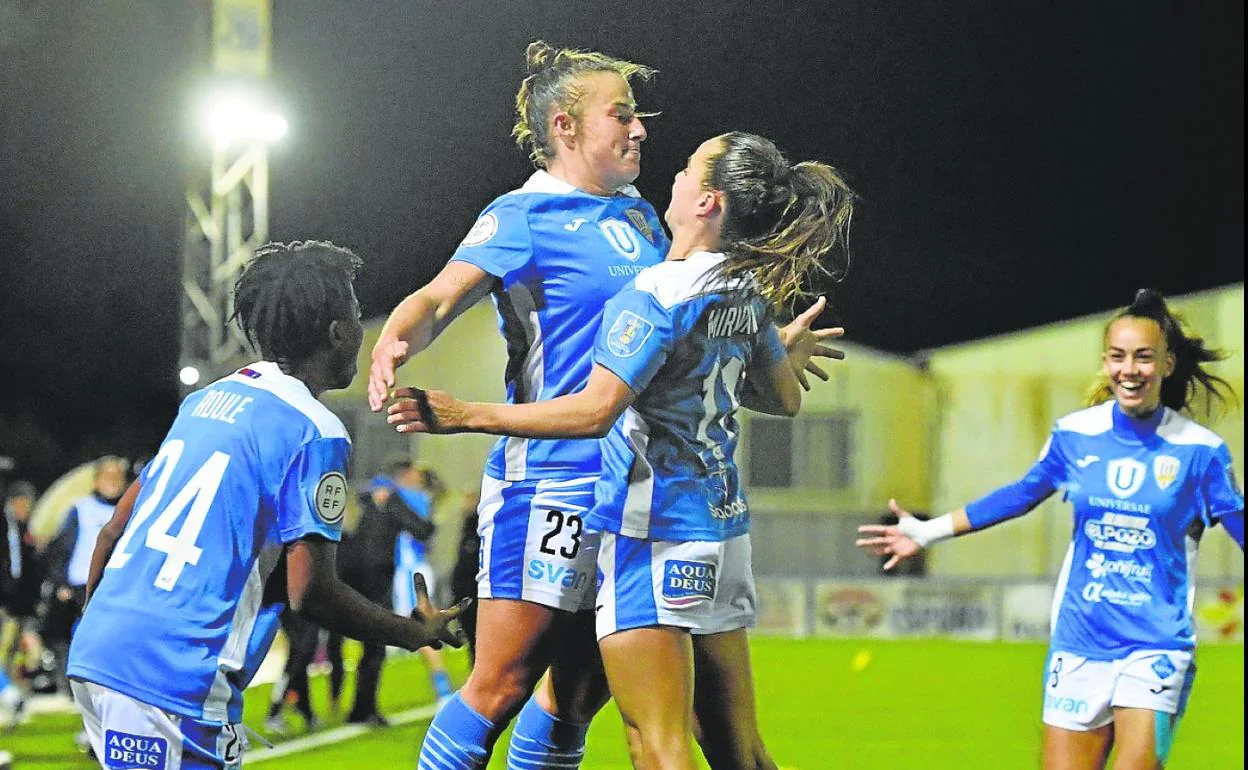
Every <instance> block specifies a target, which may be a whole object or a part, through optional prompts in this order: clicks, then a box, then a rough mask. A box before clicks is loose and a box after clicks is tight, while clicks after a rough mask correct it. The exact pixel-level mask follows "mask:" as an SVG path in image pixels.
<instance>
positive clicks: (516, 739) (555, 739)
mask: <svg viewBox="0 0 1248 770" xmlns="http://www.w3.org/2000/svg"><path fill="white" fill-rule="evenodd" d="M588 731H589V723H588V722H586V723H584V724H580V723H577V722H568V721H565V720H563V719H559V718H558V717H555V716H552V715H551V714H547V713H546V710H545V709H543V708H542V707H541V706H539V705H538V704H537V696H531V697H530V698H529V700H528V701H527V702H526V703H525V704H524V708H523V709H521V711H520V716H519V717H518V718H517V719H516V727H515V729H514V730H512V732H511V746H510V747H509V749H508V751H507V770H542V768H552V767H553V768H576V767H580V766H581V760H582V759H584V758H585V733H586V732H588Z"/></svg>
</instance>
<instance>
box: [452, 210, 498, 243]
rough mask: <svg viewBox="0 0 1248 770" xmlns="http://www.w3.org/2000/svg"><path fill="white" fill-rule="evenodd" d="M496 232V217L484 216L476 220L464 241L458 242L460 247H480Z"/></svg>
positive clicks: (491, 215)
mask: <svg viewBox="0 0 1248 770" xmlns="http://www.w3.org/2000/svg"><path fill="white" fill-rule="evenodd" d="M497 232H498V217H496V216H494V215H493V214H485V215H483V216H482V217H481V218H480V219H478V220H477V222H476V224H474V225H473V226H472V229H471V230H469V231H468V234H467V235H465V236H464V239H463V240H462V241H460V242H459V245H460V246H480V245H481V244H483V243H485V242H486V241H488V240H489V239H491V238H493V237H494V234H495V233H497Z"/></svg>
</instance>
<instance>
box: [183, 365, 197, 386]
mask: <svg viewBox="0 0 1248 770" xmlns="http://www.w3.org/2000/svg"><path fill="white" fill-rule="evenodd" d="M199 377H200V374H199V369H197V368H195V367H194V366H184V367H182V369H181V370H180V371H179V372H178V380H179V381H180V382H181V383H182V384H183V385H185V386H187V387H188V388H191V387H194V386H195V385H197V384H198V383H199Z"/></svg>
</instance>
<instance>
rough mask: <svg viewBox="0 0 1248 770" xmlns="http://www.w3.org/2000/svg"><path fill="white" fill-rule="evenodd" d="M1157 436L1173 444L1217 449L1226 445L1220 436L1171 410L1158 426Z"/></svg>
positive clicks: (1167, 410)
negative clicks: (1197, 445)
mask: <svg viewBox="0 0 1248 770" xmlns="http://www.w3.org/2000/svg"><path fill="white" fill-rule="evenodd" d="M1157 435H1158V436H1160V437H1161V438H1163V439H1165V440H1166V441H1168V442H1169V443H1171V444H1201V445H1203V446H1207V447H1212V448H1214V449H1216V448H1218V447H1220V446H1222V444H1223V443H1224V442H1223V441H1222V439H1221V438H1220V437H1219V436H1218V434H1216V433H1214V432H1213V431H1211V430H1209V429H1208V428H1206V427H1205V426H1203V425H1200V424H1198V423H1195V422H1193V421H1191V420H1189V419H1187V418H1186V417H1184V416H1183V415H1181V414H1179V413H1178V412H1174V411H1172V410H1170V409H1169V408H1166V416H1165V417H1163V418H1162V420H1161V424H1160V425H1158V426H1157Z"/></svg>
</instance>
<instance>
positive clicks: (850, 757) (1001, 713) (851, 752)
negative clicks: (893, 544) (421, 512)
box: [0, 637, 1244, 770]
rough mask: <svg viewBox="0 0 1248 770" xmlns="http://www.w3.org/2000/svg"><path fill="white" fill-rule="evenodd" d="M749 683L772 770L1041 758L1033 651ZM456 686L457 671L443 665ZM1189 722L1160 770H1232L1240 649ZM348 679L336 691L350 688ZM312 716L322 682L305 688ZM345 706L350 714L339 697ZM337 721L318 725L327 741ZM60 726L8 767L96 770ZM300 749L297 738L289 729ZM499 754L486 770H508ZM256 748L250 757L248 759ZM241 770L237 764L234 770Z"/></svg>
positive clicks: (595, 747) (1206, 666)
mask: <svg viewBox="0 0 1248 770" xmlns="http://www.w3.org/2000/svg"><path fill="white" fill-rule="evenodd" d="M752 649H753V655H754V668H755V680H756V682H757V688H758V700H759V712H760V717H759V718H760V720H761V723H762V725H761V726H762V731H763V736H764V738H765V739H766V741H767V745H768V748H769V749H770V750H771V753H772V756H774V757H775V758H776V760H777V762H779V764H780V766H781V767H782V768H786V769H788V770H818V769H820V768H832V767H838V768H864V769H865V768H887V769H888V770H897V769H898V768H924V770H944V769H945V768H949V769H951V770H952V769H953V768H968V767H974V768H983V769H984V770H990V769H995V768H1004V769H1012V768H1034V767H1037V766H1038V757H1039V748H1040V716H1039V713H1040V712H1039V700H1040V683H1041V678H1042V672H1041V669H1042V667H1043V665H1044V653H1045V648H1044V646H1043V645H1039V644H981V643H972V642H952V641H943V640H923V641H897V642H883V641H867V640H855V641H842V640H835V641H834V640H802V641H794V640H788V639H775V638H764V637H759V638H755V639H754V640H753V641H752ZM448 657H449V663H450V665H451V668H452V675H453V677H454V678H455V680H456V681H457V682H460V681H462V680H463V676H464V673H465V666H466V659H465V656H464V655H463V654H462V653H452V654H451V655H450V656H448ZM1197 660H1198V664H1199V666H1200V671H1199V674H1198V676H1197V679H1196V687H1195V690H1194V692H1193V694H1192V700H1191V704H1190V708H1189V710H1188V715H1187V717H1186V718H1185V719H1184V721H1183V723H1182V725H1181V727H1180V729H1179V732H1178V737H1177V739H1176V741H1175V746H1174V751H1173V753H1172V756H1171V761H1170V764H1169V768H1170V770H1184V768H1191V769H1192V770H1210V769H1220V768H1239V767H1243V766H1244V648H1243V646H1242V645H1224V646H1218V645H1208V646H1205V647H1203V648H1201V649H1200V650H1198V654H1197ZM350 683H351V679H350V678H349V679H348V687H350ZM268 689H269V688H268V687H267V686H261V687H257V688H253V689H252V690H251V691H249V692H248V694H247V703H248V705H247V709H246V717H245V719H246V721H247V723H248V724H249V725H250V726H252V727H253V728H256V729H260V728H261V723H262V722H263V719H264V711H265V707H266V706H267V703H268V695H269V693H268ZM312 697H313V705H314V706H315V708H316V709H317V710H318V712H320V713H322V714H324V712H325V710H326V708H327V695H326V688H325V682H324V678H323V677H321V678H318V679H317V680H316V681H315V682H314V687H313V695H312ZM346 700H347V701H348V702H349V700H350V692H349V691H348V693H347V698H346ZM432 700H433V696H432V693H431V690H430V687H429V681H428V677H427V675H426V674H425V670H424V666H423V664H422V663H421V661H420V659H419V658H418V657H415V656H412V657H404V658H400V659H394V660H391V661H390V662H388V663H387V668H386V672H385V674H384V675H383V679H382V694H381V707H382V710H383V711H385V712H387V713H397V712H400V711H402V710H405V709H409V708H412V707H415V706H419V705H422V704H427V703H431V702H432ZM340 722H341V716H338V715H335V716H331V717H329V718H328V719H326V720H325V723H326V727H324V728H322V730H324V729H329V728H332V726H333V725H335V724H338V723H340ZM78 724H79V722H78V720H77V719H76V718H75V717H72V716H68V715H65V716H46V717H40V718H38V719H35V720H33V721H31V722H29V723H28V724H25V725H23V726H21V727H19V728H18V729H17V730H16V731H14V732H11V733H0V749H5V750H8V751H10V752H12V753H13V754H14V755H15V758H16V762H15V764H14V770H26V769H27V768H31V769H35V768H38V769H39V770H51V769H52V768H67V769H69V768H73V769H75V770H77V769H81V770H86V769H87V768H91V767H98V765H94V764H93V763H91V762H89V761H87V760H86V758H85V757H83V756H82V755H80V754H78V753H77V752H76V751H75V750H74V748H73V743H72V735H73V733H74V731H75V730H77V728H78ZM427 725H428V722H427V721H418V722H413V723H412V724H409V725H404V726H400V727H392V728H390V729H387V730H375V731H371V732H368V733H366V734H365V735H362V736H360V737H356V738H353V739H350V740H346V741H343V742H340V743H336V744H332V745H329V746H321V747H318V748H315V749H313V750H310V751H305V752H301V753H297V754H292V755H289V756H286V757H282V758H277V759H272V760H269V761H266V762H262V763H257V764H256V765H255V766H256V767H257V768H259V769H260V770H288V769H293V768H300V769H301V770H343V769H344V768H355V767H368V768H370V769H371V770H386V769H387V768H402V769H403V770H410V768H414V767H415V766H416V754H417V751H418V746H419V743H420V739H421V737H422V736H423V735H424V731H425V729H426V727H427ZM290 726H291V735H290V737H289V738H287V739H286V740H298V739H299V738H300V737H301V735H302V725H301V723H300V721H299V719H298V718H297V717H292V718H291V721H290ZM506 741H507V736H506V735H504V737H503V738H502V739H500V741H499V745H498V747H497V750H496V751H495V756H494V759H493V761H492V762H491V764H490V768H492V769H493V768H503V767H505V765H506V762H505V755H506ZM253 748H256V747H253ZM246 765H247V763H244V766H246ZM629 766H630V765H629V762H628V754H627V751H626V750H625V747H624V734H623V728H622V726H621V724H620V718H619V716H618V714H617V713H616V711H615V709H614V707H613V706H610V705H608V707H607V709H606V710H604V711H603V713H602V715H600V716H599V718H598V719H597V720H596V721H595V722H594V725H593V727H592V728H591V730H590V733H589V746H588V751H587V753H586V760H585V763H584V764H583V765H582V767H583V768H585V770H625V769H626V768H628V767H629Z"/></svg>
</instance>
